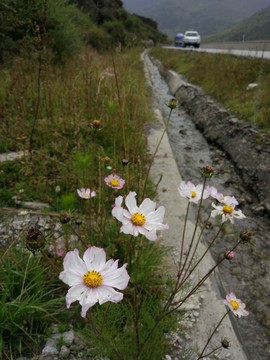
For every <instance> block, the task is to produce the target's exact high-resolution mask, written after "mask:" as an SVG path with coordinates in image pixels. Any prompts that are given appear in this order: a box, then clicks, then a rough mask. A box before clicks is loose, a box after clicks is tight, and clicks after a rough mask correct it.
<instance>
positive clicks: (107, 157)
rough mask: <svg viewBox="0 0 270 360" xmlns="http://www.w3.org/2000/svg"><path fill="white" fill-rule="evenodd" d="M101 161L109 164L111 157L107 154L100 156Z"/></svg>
mask: <svg viewBox="0 0 270 360" xmlns="http://www.w3.org/2000/svg"><path fill="white" fill-rule="evenodd" d="M102 161H103V162H105V163H107V164H110V163H111V161H112V160H111V158H110V157H109V156H104V157H103V158H102Z"/></svg>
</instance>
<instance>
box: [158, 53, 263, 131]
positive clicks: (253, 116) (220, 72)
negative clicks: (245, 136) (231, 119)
mask: <svg viewBox="0 0 270 360" xmlns="http://www.w3.org/2000/svg"><path fill="white" fill-rule="evenodd" d="M151 54H152V55H153V56H154V57H155V58H157V59H159V60H160V61H161V62H162V64H163V65H164V66H165V67H166V68H167V69H173V70H175V71H177V72H179V73H180V74H182V75H183V76H185V77H186V79H187V81H189V82H191V83H193V84H196V85H199V86H200V87H201V88H202V89H203V90H204V91H205V92H206V93H208V94H209V95H211V97H212V98H213V99H215V100H217V101H218V102H219V103H221V104H223V105H224V106H225V107H226V108H227V109H228V110H229V111H231V112H232V113H233V114H235V116H237V117H239V118H242V119H244V120H246V121H249V122H250V123H252V124H253V125H254V126H257V127H258V128H261V129H263V130H265V131H267V132H269V130H270V123H269V117H270V99H269V94H268V89H269V84H270V61H268V60H263V59H259V58H258V59H255V58H242V57H236V56H233V55H229V54H228V55H224V54H222V55H220V54H206V53H201V52H196V51H171V50H166V49H162V48H158V47H156V48H153V49H152V50H151ZM251 83H256V84H258V86H257V87H255V88H252V89H250V90H247V87H248V85H249V84H251Z"/></svg>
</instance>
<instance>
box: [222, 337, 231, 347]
mask: <svg viewBox="0 0 270 360" xmlns="http://www.w3.org/2000/svg"><path fill="white" fill-rule="evenodd" d="M221 346H222V347H224V349H228V348H229V346H230V343H229V341H228V340H227V339H222V340H221Z"/></svg>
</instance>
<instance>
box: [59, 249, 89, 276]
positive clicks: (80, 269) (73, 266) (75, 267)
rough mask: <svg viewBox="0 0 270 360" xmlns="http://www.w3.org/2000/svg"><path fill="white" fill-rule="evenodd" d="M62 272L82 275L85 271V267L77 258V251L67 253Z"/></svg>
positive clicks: (78, 257)
mask: <svg viewBox="0 0 270 360" xmlns="http://www.w3.org/2000/svg"><path fill="white" fill-rule="evenodd" d="M63 265H64V270H65V271H73V272H75V273H78V274H81V275H84V274H85V273H86V271H87V268H86V265H85V263H84V262H83V260H82V259H81V258H80V256H79V251H78V249H74V250H73V251H69V252H68V253H67V254H66V256H65V258H64V262H63Z"/></svg>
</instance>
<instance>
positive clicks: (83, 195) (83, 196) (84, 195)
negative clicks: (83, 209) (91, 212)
mask: <svg viewBox="0 0 270 360" xmlns="http://www.w3.org/2000/svg"><path fill="white" fill-rule="evenodd" d="M89 197H90V196H89V194H86V193H85V194H82V198H83V199H89Z"/></svg>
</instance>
